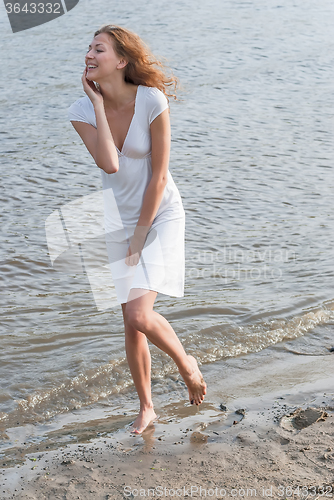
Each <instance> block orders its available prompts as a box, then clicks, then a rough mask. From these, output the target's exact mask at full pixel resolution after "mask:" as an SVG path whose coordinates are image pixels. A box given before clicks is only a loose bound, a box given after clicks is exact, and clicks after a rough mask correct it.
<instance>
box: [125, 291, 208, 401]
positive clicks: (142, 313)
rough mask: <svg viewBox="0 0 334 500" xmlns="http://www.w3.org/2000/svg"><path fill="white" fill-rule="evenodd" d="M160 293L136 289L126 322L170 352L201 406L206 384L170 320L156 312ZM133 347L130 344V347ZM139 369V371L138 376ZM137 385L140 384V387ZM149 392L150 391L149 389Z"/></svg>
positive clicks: (127, 311) (192, 398)
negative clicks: (156, 302) (155, 306)
mask: <svg viewBox="0 0 334 500" xmlns="http://www.w3.org/2000/svg"><path fill="white" fill-rule="evenodd" d="M156 296H157V292H153V291H151V290H142V289H132V290H131V291H130V296H129V300H128V302H127V303H126V305H125V308H124V318H125V323H126V324H127V325H128V327H132V329H133V330H135V331H137V332H142V333H144V334H145V335H146V337H147V338H148V339H149V340H150V341H151V342H152V343H153V344H154V345H156V346H157V347H158V348H159V349H161V350H163V351H164V352H165V353H167V354H168V355H169V356H170V357H171V358H172V359H173V360H174V361H175V363H176V365H177V367H178V369H179V372H180V374H181V376H182V378H183V380H184V381H185V384H186V385H187V387H188V391H189V400H190V402H191V403H192V404H196V405H199V404H201V403H202V401H203V399H204V395H205V394H206V384H205V382H204V380H203V377H202V374H201V372H200V371H199V369H198V365H197V362H196V360H195V358H194V357H193V356H189V355H187V354H186V352H185V350H184V349H183V346H182V344H181V342H180V340H179V339H178V337H177V335H176V333H175V332H174V330H173V328H172V327H171V325H170V324H169V323H168V321H167V320H166V319H165V318H164V317H163V316H161V315H160V314H158V313H157V312H155V311H153V305H154V301H155V299H156ZM129 348H130V346H129ZM137 374H139V371H137V372H136V375H137ZM136 384H137V385H139V386H142V385H145V384H147V379H146V380H145V382H144V379H141V381H140V382H135V385H136ZM137 385H136V387H137ZM145 394H147V389H146V392H145Z"/></svg>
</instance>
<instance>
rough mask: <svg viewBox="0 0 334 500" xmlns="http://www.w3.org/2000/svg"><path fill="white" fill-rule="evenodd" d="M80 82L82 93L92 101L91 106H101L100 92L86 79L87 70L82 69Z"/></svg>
mask: <svg viewBox="0 0 334 500" xmlns="http://www.w3.org/2000/svg"><path fill="white" fill-rule="evenodd" d="M81 81H82V85H83V88H84V91H85V92H86V94H87V95H88V97H89V99H90V100H91V101H92V103H93V105H94V106H95V105H96V104H99V103H102V104H103V97H102V94H101V92H99V90H98V89H97V88H96V85H95V83H94V82H92V81H91V80H88V79H87V68H85V69H84V72H83V74H82V78H81Z"/></svg>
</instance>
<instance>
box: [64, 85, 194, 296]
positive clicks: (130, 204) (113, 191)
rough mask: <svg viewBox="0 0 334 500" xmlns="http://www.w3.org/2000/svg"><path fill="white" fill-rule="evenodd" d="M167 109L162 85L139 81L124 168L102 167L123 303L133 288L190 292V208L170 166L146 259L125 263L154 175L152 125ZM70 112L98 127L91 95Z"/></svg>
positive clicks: (112, 257)
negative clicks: (186, 249) (186, 248)
mask: <svg viewBox="0 0 334 500" xmlns="http://www.w3.org/2000/svg"><path fill="white" fill-rule="evenodd" d="M167 108H168V101H167V99H166V97H165V95H164V94H163V93H162V92H161V91H160V90H159V89H157V88H155V87H146V86H143V85H139V86H138V88H137V94H136V99H135V110H134V115H133V118H132V121H131V123H130V127H129V130H128V133H127V135H126V138H125V141H124V144H123V147H122V151H119V150H117V152H118V159H119V170H118V171H117V172H116V173H114V174H107V173H106V172H104V171H103V170H102V169H101V175H102V187H103V200H104V224H105V231H106V243H107V251H108V259H109V265H110V270H111V274H112V279H113V282H114V285H115V288H116V294H117V300H118V302H119V303H120V304H122V303H126V302H127V301H128V298H129V292H130V290H131V289H133V288H136V289H142V290H153V291H156V292H159V293H162V294H165V295H171V296H175V297H183V295H184V276H185V258H184V232H185V213H184V209H183V205H182V200H181V196H180V193H179V191H178V189H177V187H176V185H175V183H174V180H173V178H172V175H171V173H170V172H169V171H168V181H167V184H166V186H165V190H164V194H163V198H162V201H161V204H160V206H159V209H158V212H157V214H156V217H155V219H154V221H153V223H152V226H151V228H150V230H149V232H148V235H147V238H146V242H145V246H144V248H143V251H142V253H141V258H140V261H139V263H138V264H137V265H135V266H128V265H127V264H126V263H125V257H126V253H127V251H128V248H129V244H130V238H131V236H132V235H133V233H134V230H135V227H136V224H137V222H138V219H139V216H140V212H141V208H142V205H143V200H144V195H145V192H146V189H147V186H148V184H149V182H150V180H151V177H152V164H151V133H150V124H151V123H152V122H153V120H154V119H155V118H156V117H157V116H159V115H160V114H161V113H162V112H163V111H164V110H165V109H167ZM68 116H69V119H70V121H79V122H85V123H89V124H90V125H92V126H93V127H95V128H96V117H95V112H94V107H93V104H92V102H91V100H90V99H89V97H88V96H85V97H82V98H81V99H78V100H77V101H75V102H74V103H73V104H72V105H71V106H70V107H69V109H68Z"/></svg>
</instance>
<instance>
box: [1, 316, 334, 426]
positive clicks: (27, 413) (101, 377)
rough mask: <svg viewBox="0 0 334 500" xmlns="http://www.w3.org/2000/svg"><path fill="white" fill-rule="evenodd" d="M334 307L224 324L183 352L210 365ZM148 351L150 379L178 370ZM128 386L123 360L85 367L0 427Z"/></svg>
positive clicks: (191, 338)
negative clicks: (287, 316)
mask: <svg viewBox="0 0 334 500" xmlns="http://www.w3.org/2000/svg"><path fill="white" fill-rule="evenodd" d="M333 309H334V307H333ZM333 309H332V308H328V309H319V310H317V311H314V312H308V313H305V314H304V315H302V316H298V317H294V318H292V319H290V320H273V321H268V322H259V323H257V324H253V325H248V326H239V325H236V324H232V323H223V324H219V325H216V326H213V327H210V328H206V329H201V330H199V331H198V332H193V333H190V334H189V333H188V334H187V336H186V338H184V339H183V340H182V343H183V345H184V347H185V349H186V351H187V353H188V354H193V355H194V356H195V357H196V358H197V359H198V361H199V362H200V363H201V364H207V363H213V362H215V361H219V360H221V359H224V358H230V357H236V356H239V355H245V354H248V353H252V352H258V351H261V350H262V349H265V348H266V347H269V346H270V345H274V344H277V343H278V342H282V341H283V340H293V339H296V338H298V337H301V336H302V335H304V334H305V333H307V332H308V331H310V330H312V329H313V328H315V327H316V326H318V325H320V324H325V323H328V322H330V321H331V320H333V319H334V310H333ZM151 354H152V367H153V369H152V379H164V378H166V377H168V376H170V375H172V374H174V373H175V372H177V368H176V365H175V364H174V362H173V361H172V360H171V359H170V358H169V357H168V356H167V355H165V354H164V353H161V351H159V350H158V349H157V348H155V347H154V346H153V348H152V349H151ZM132 386H133V381H132V378H131V375H130V371H129V368H128V365H127V361H126V359H125V358H120V359H114V360H110V362H109V363H106V364H104V365H101V366H99V367H98V369H89V370H86V371H85V372H83V373H80V374H79V375H78V376H76V377H74V378H73V379H71V380H68V381H66V382H64V383H62V384H60V385H59V386H57V387H53V388H51V389H47V390H44V391H43V390H42V391H38V392H35V393H33V394H31V395H29V396H28V397H27V398H26V399H21V400H18V401H17V408H16V409H15V410H14V411H13V412H11V413H0V422H1V423H2V427H3V428H4V427H5V426H6V425H8V421H10V422H11V424H13V423H16V424H17V425H22V424H25V423H33V422H43V421H45V420H48V419H50V418H52V417H53V416H55V415H57V414H60V413H64V412H67V411H71V410H76V409H79V408H81V407H84V406H88V405H90V404H93V403H97V402H98V401H100V400H103V399H105V398H108V396H112V395H113V394H117V393H120V392H123V391H125V390H126V389H127V388H129V387H132Z"/></svg>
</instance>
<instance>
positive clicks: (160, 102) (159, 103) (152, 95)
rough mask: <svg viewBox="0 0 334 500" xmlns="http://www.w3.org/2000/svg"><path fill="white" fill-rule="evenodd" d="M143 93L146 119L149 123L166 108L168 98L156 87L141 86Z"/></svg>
mask: <svg viewBox="0 0 334 500" xmlns="http://www.w3.org/2000/svg"><path fill="white" fill-rule="evenodd" d="M142 88H143V92H144V93H145V104H146V111H147V114H148V120H149V123H150V124H151V123H152V121H153V120H154V119H155V118H156V117H157V116H158V115H159V114H160V113H162V112H163V111H164V110H165V109H167V108H168V100H167V98H166V96H165V94H164V93H163V92H162V91H161V90H159V89H158V88H157V87H146V86H142Z"/></svg>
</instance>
